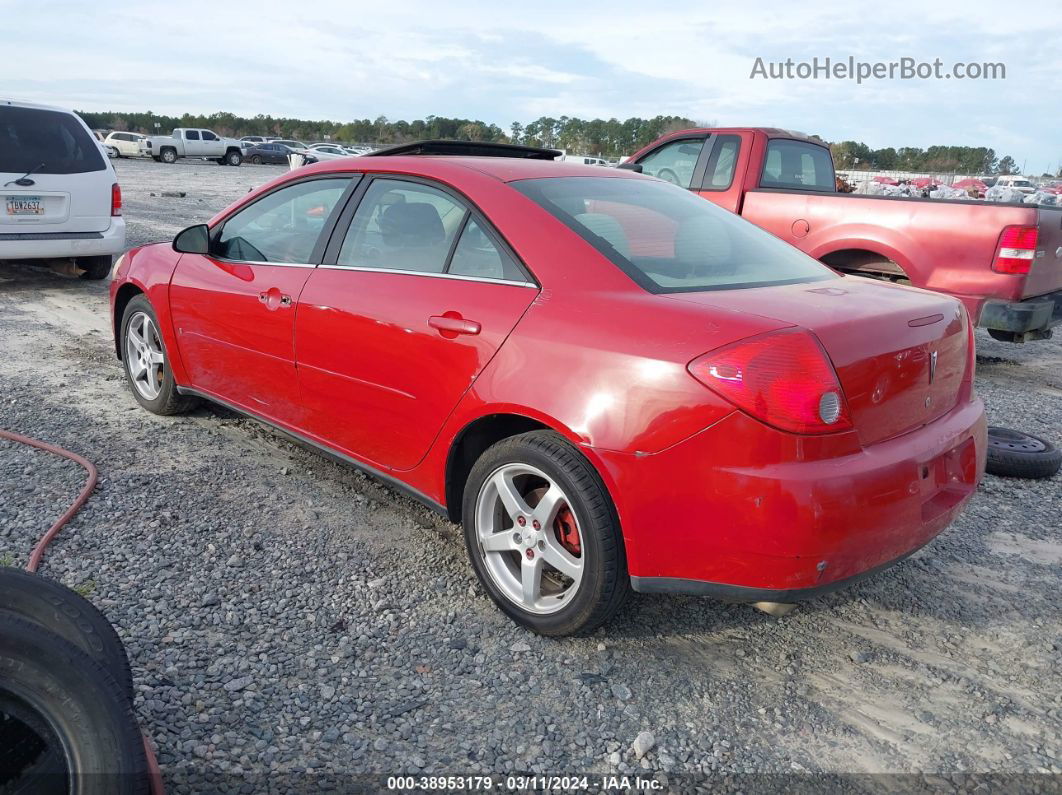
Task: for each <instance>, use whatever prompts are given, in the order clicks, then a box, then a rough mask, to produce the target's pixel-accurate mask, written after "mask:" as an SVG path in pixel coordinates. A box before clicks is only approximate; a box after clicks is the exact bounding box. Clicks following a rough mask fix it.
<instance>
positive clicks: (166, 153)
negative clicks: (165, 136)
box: [159, 147, 177, 165]
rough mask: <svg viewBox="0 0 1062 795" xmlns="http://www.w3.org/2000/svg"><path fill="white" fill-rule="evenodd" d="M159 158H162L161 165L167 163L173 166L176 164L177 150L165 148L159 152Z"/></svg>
mask: <svg viewBox="0 0 1062 795" xmlns="http://www.w3.org/2000/svg"><path fill="white" fill-rule="evenodd" d="M159 157H160V158H162V162H163V163H169V164H170V165H173V164H174V163H176V162H177V150H176V149H170V148H168V147H167V148H166V149H163V150H162V151H161V152H159Z"/></svg>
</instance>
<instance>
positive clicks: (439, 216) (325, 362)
mask: <svg viewBox="0 0 1062 795" xmlns="http://www.w3.org/2000/svg"><path fill="white" fill-rule="evenodd" d="M348 224H349V228H347V225H348ZM344 229H346V231H345V234H343V235H341V232H343V230H344ZM537 294H538V290H537V287H536V285H534V284H533V283H532V281H531V279H530V277H529V275H528V274H527V272H526V271H525V270H524V269H523V266H521V265H520V264H519V263H518V262H517V261H516V258H515V257H514V256H513V254H512V253H511V252H510V251H509V250H508V248H507V246H506V245H505V243H504V241H503V240H502V239H501V238H500V237H499V236H498V234H497V233H496V232H495V231H494V230H493V229H492V228H491V227H490V225H489V223H488V222H487V221H486V219H485V218H483V217H482V216H480V215H479V214H478V213H476V212H472V211H471V210H470V208H468V207H467V206H466V204H465V203H464V202H462V201H461V200H459V199H458V198H456V197H455V196H453V195H452V194H450V193H448V192H446V191H444V190H442V189H440V188H439V187H434V186H430V185H426V184H422V183H419V182H413V181H405V180H399V179H390V178H388V179H384V178H378V179H375V180H373V181H372V182H371V183H370V184H369V185H368V188H367V190H366V191H365V194H364V197H363V198H362V199H361V201H360V204H359V205H358V206H357V211H356V212H354V208H353V207H350V208H348V209H347V211H345V212H344V214H343V217H342V218H341V220H340V222H339V224H338V226H337V228H336V232H335V234H334V235H333V240H332V243H331V244H330V250H329V251H328V252H327V253H326V258H325V263H324V264H323V265H322V266H321V267H319V268H318V269H317V270H315V271H314V273H313V274H312V275H311V277H310V279H309V280H308V282H307V284H306V287H305V288H304V290H303V297H302V302H301V305H300V309H299V313H298V316H297V318H296V328H295V340H296V343H295V344H296V358H297V361H298V373H299V383H300V388H301V391H302V400H303V404H304V406H305V407H306V410H307V415H308V422H309V423H311V426H312V428H313V431H314V433H315V435H317V436H318V437H319V438H321V439H323V440H324V441H326V442H328V443H330V444H331V445H332V446H334V447H336V448H337V449H339V450H341V451H343V452H346V453H348V454H351V455H354V456H357V457H359V458H361V459H362V460H364V461H367V462H370V463H372V464H374V465H376V466H378V467H382V468H390V469H395V470H405V469H411V468H413V467H415V466H416V465H417V464H418V463H419V461H420V460H421V459H422V458H423V457H424V455H425V454H426V453H427V451H428V449H429V448H430V446H431V444H432V442H433V440H434V439H435V436H436V435H437V434H438V432H439V430H440V429H441V427H442V425H443V423H444V422H445V420H446V417H447V416H448V415H449V414H450V412H451V411H452V410H453V408H454V407H455V406H456V405H457V403H458V401H459V400H460V399H461V396H462V395H463V394H464V393H465V392H466V391H467V390H468V388H469V387H470V386H471V385H472V382H473V381H474V380H475V378H476V376H477V375H479V373H480V372H481V371H482V369H483V367H484V366H485V365H486V364H487V362H489V361H490V359H491V357H493V356H494V354H495V353H496V352H497V350H498V348H499V347H500V346H501V345H502V343H503V342H504V341H505V338H506V337H507V336H508V334H509V332H510V331H511V330H512V329H513V327H514V326H515V325H516V323H517V322H518V321H519V319H520V317H521V315H522V314H523V313H524V311H525V310H526V309H527V307H528V306H529V305H530V303H531V302H532V301H533V300H534V298H535V296H536V295H537Z"/></svg>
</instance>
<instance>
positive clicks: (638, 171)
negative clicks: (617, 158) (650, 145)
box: [617, 163, 642, 174]
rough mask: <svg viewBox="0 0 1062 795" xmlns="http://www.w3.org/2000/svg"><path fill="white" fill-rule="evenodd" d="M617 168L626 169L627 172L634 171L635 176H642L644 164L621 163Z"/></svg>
mask: <svg viewBox="0 0 1062 795" xmlns="http://www.w3.org/2000/svg"><path fill="white" fill-rule="evenodd" d="M617 168H623V169H626V170H627V171H633V172H634V173H635V174H641V173H642V164H641V163H620V164H619V166H617Z"/></svg>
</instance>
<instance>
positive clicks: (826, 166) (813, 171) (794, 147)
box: [760, 138, 837, 193]
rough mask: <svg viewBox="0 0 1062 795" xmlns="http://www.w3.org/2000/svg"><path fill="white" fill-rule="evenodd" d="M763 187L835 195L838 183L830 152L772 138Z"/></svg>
mask: <svg viewBox="0 0 1062 795" xmlns="http://www.w3.org/2000/svg"><path fill="white" fill-rule="evenodd" d="M760 187H761V188H792V189H794V190H817V191H822V192H824V193H834V192H835V191H836V190H837V181H836V178H835V177H834V173H833V158H832V157H831V156H830V150H829V149H826V148H825V147H822V146H816V145H815V144H808V143H804V142H802V141H793V140H789V139H787V138H772V139H771V140H770V141H768V142H767V157H766V158H765V159H764V162H763V175H762V176H761V177H760Z"/></svg>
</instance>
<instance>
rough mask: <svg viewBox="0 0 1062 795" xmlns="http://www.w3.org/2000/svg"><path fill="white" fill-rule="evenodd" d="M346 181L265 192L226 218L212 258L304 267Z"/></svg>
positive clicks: (318, 181)
mask: <svg viewBox="0 0 1062 795" xmlns="http://www.w3.org/2000/svg"><path fill="white" fill-rule="evenodd" d="M349 184H350V178H349V177H340V178H330V179H316V180H310V181H307V182H297V183H295V184H294V185H289V186H287V187H285V188H281V189H280V190H277V191H274V192H273V193H269V194H266V195H265V196H263V197H262V198H261V199H259V200H258V201H256V202H254V203H253V204H250V205H248V206H247V207H244V208H243V209H242V210H239V211H238V212H236V213H235V214H233V215H232V216H230V217H229V218H228V219H226V221H225V224H224V226H223V227H222V228H221V232H220V234H218V235H217V238H216V240H215V242H214V244H213V246H212V248H213V250H214V254H215V256H218V257H220V258H222V259H228V260H237V261H243V262H261V263H279V264H289V265H301V264H307V263H309V260H310V256H311V254H312V253H313V248H314V245H315V244H316V243H317V238H318V237H319V236H320V234H321V231H322V230H323V229H324V227H325V224H326V223H327V222H328V217H329V216H330V215H331V213H332V209H333V208H334V207H335V206H336V203H337V202H338V201H339V199H340V197H341V196H342V195H343V191H345V190H346V188H347V186H348V185H349Z"/></svg>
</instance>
